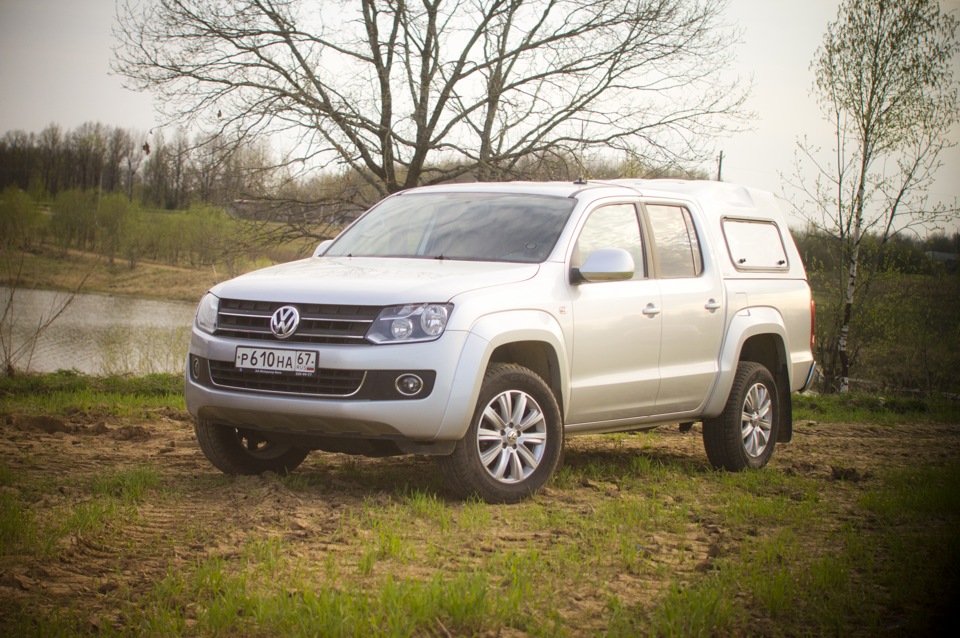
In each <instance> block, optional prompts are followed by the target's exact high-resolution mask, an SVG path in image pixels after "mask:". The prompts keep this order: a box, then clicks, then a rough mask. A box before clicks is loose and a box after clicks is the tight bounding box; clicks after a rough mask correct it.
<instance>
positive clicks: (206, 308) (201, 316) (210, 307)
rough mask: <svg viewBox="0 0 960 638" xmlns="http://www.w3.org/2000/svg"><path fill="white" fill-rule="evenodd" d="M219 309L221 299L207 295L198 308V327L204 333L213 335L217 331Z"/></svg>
mask: <svg viewBox="0 0 960 638" xmlns="http://www.w3.org/2000/svg"><path fill="white" fill-rule="evenodd" d="M219 309H220V299H219V298H217V296H216V295H214V294H211V293H209V292H208V293H207V294H205V295H204V296H203V299H201V300H200V305H199V306H198V307H197V327H198V328H200V329H201V330H203V331H204V332H209V333H210V334H213V332H214V331H215V330H216V329H217V311H218V310H219Z"/></svg>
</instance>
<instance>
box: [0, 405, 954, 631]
mask: <svg viewBox="0 0 960 638" xmlns="http://www.w3.org/2000/svg"><path fill="white" fill-rule="evenodd" d="M186 416H187V415H185V414H183V413H176V412H169V413H164V414H158V415H157V416H156V418H154V419H153V420H151V421H149V422H139V423H122V422H113V421H112V420H110V419H107V420H101V419H98V418H92V417H90V416H88V415H85V414H82V413H78V414H76V415H73V416H71V417H67V418H62V417H36V416H25V415H12V416H8V417H6V418H5V421H6V422H5V423H3V422H0V449H2V452H0V464H2V465H4V466H6V468H7V469H8V470H10V471H11V472H12V473H14V475H21V474H22V475H23V476H25V477H28V478H30V479H31V481H32V480H33V479H35V480H36V481H37V482H38V483H39V484H41V485H46V486H47V487H46V488H44V489H42V490H41V491H40V493H41V496H40V497H39V498H40V500H39V502H37V503H36V504H35V506H34V509H35V511H37V512H43V511H56V510H58V508H60V509H63V508H68V507H71V506H75V505H76V503H77V502H78V501H82V500H84V499H87V498H89V497H90V496H89V494H90V492H89V484H90V481H91V477H94V476H97V475H98V474H102V473H103V472H104V471H105V470H109V469H113V468H130V467H134V466H142V465H148V466H150V467H152V468H155V470H156V471H157V472H158V473H159V475H160V481H161V487H160V488H158V489H159V490H160V493H161V496H159V497H151V498H146V499H144V500H143V501H142V502H141V503H140V504H139V505H138V506H137V511H136V515H135V516H134V517H133V519H132V522H130V523H124V524H123V525H122V527H121V529H120V530H119V538H117V537H116V536H111V535H109V534H108V535H106V536H105V535H103V534H101V535H96V536H94V537H93V538H87V537H85V536H83V535H79V534H75V535H72V536H68V537H66V538H63V539H62V540H61V542H60V543H61V546H60V547H59V548H58V551H57V552H55V556H54V557H53V558H51V557H49V556H48V557H32V556H0V603H2V601H4V600H5V601H6V604H2V605H0V610H2V609H3V608H7V609H10V608H11V607H10V606H9V604H10V603H13V605H12V606H13V607H18V608H23V607H22V606H21V603H22V605H24V606H26V607H31V608H32V606H33V605H36V604H37V602H38V601H43V602H42V603H41V604H44V605H49V608H50V609H55V608H66V607H69V606H73V607H79V608H80V609H81V610H82V613H83V614H84V617H87V618H89V620H88V622H89V629H90V630H91V631H94V632H95V631H96V630H97V628H98V626H99V625H100V624H101V623H105V622H110V623H120V624H121V625H122V622H123V621H122V619H121V618H120V617H119V612H118V611H117V604H118V601H119V600H126V601H129V600H136V599H137V598H138V596H140V595H141V594H144V593H146V592H148V591H150V590H151V588H153V587H154V586H155V584H156V583H157V582H158V581H159V580H161V579H162V578H163V577H164V576H165V575H166V574H167V573H168V570H177V569H179V568H181V567H183V566H184V565H186V564H188V563H195V562H196V561H197V560H198V559H200V558H203V557H205V556H211V555H220V556H225V557H229V556H230V555H231V554H232V553H236V552H237V551H238V550H237V548H238V547H240V546H241V545H242V544H243V542H244V541H245V540H246V539H248V538H250V537H251V536H256V535H263V536H279V537H282V538H283V539H285V541H286V542H289V543H292V544H295V546H296V548H297V553H298V555H300V556H302V557H305V558H307V559H309V560H311V561H315V562H322V561H323V560H324V558H325V557H327V556H329V555H331V554H333V555H340V556H347V555H349V554H351V553H355V552H357V551H358V548H359V547H361V546H362V544H363V538H353V539H351V538H349V537H347V536H346V535H344V534H343V533H342V521H343V514H344V512H347V511H351V510H354V511H356V510H359V509H362V508H363V507H364V504H365V503H366V504H369V503H370V501H371V500H373V501H374V502H377V501H379V502H383V503H389V502H391V499H392V498H394V496H393V495H394V494H395V493H396V492H395V490H396V485H395V484H394V482H396V481H409V483H410V485H411V486H412V487H413V488H415V489H425V490H427V491H429V490H432V489H435V487H436V486H438V485H439V482H438V478H437V477H438V474H439V472H438V470H437V469H436V468H435V466H434V464H433V462H432V461H431V460H429V459H425V458H416V457H400V458H388V459H365V458H356V457H346V456H342V455H325V454H320V453H314V454H311V456H310V457H308V459H307V461H306V462H305V463H304V465H303V466H302V467H301V468H300V469H299V470H298V472H297V474H302V475H304V476H305V477H306V478H307V479H308V483H309V485H310V486H312V487H311V488H309V489H307V490H297V489H291V487H290V486H289V485H288V484H287V483H285V482H283V481H282V480H281V479H279V478H278V477H276V476H265V477H241V478H227V477H223V476H222V475H220V474H219V473H218V472H217V471H216V470H215V469H214V468H213V467H212V466H211V465H210V464H209V463H208V462H207V461H206V459H205V458H204V457H203V455H202V453H201V451H200V449H199V448H198V446H197V442H196V440H195V437H194V434H193V429H192V425H191V423H190V422H189V421H188V420H187V418H186ZM638 453H642V454H645V455H648V456H649V457H651V458H652V459H653V460H654V461H655V462H659V463H665V464H670V465H673V466H679V467H689V468H693V470H694V471H706V465H707V462H706V457H705V454H704V452H703V447H702V442H701V437H700V426H699V425H697V426H695V427H694V429H693V430H692V431H691V432H688V433H680V432H679V431H678V428H677V427H676V426H663V427H661V428H659V429H658V430H656V431H655V432H654V433H653V434H652V435H643V436H638V437H610V436H608V437H583V438H574V439H571V440H570V441H568V448H567V454H566V463H567V464H568V465H572V466H574V467H576V466H578V465H580V466H584V465H586V464H588V463H592V462H596V461H597V460H598V459H600V460H603V459H606V460H608V461H610V462H612V463H615V464H616V463H619V462H621V461H623V460H624V459H629V458H631V457H633V456H635V455H636V454H638ZM957 458H960V427H957V426H948V425H930V424H914V425H900V426H865V425H833V424H831V425H826V424H817V423H814V422H801V423H798V424H797V425H796V428H795V436H794V441H793V442H792V443H790V444H786V445H781V446H778V448H777V451H776V454H775V455H774V458H773V460H772V461H771V466H772V467H776V468H779V469H780V470H781V471H782V472H784V473H786V474H795V475H800V476H804V477H809V478H811V479H815V480H822V481H823V482H824V485H840V486H842V489H839V490H836V492H837V495H836V497H837V498H838V499H840V501H842V499H844V498H849V499H856V498H857V494H858V493H860V492H861V491H862V489H863V487H864V486H869V485H871V484H872V483H873V482H874V481H877V480H878V479H877V475H878V474H879V473H882V472H883V471H885V470H886V469H888V468H891V467H897V466H903V467H907V466H909V465H911V464H915V463H918V462H921V463H922V462H929V463H934V464H941V463H943V462H944V461H945V460H950V459H957ZM27 483H30V481H28V482H27ZM0 489H16V488H11V487H6V488H0ZM164 489H170V491H171V493H170V494H166V495H164V494H163V490H164ZM617 490H618V486H617V485H616V484H614V483H608V482H604V481H603V480H600V479H598V480H583V481H582V484H580V485H574V486H563V487H562V488H561V487H557V486H551V487H548V488H547V489H546V490H545V491H544V493H542V494H541V495H540V496H538V497H537V503H538V504H539V505H540V506H542V507H544V508H545V509H547V510H549V509H551V508H570V507H574V508H581V509H583V510H584V512H589V511H590V509H591V508H592V507H595V506H596V504H597V502H598V501H600V500H603V499H610V498H615V497H616V491H617ZM439 495H440V496H441V498H442V499H445V500H447V502H448V503H450V505H451V506H452V507H463V505H462V504H460V503H458V502H456V501H453V500H450V499H449V497H448V496H446V495H445V494H443V493H442V491H441V492H439ZM838 502H839V501H838ZM515 507H522V505H521V506H515ZM841 509H842V505H841ZM493 511H494V520H495V521H497V520H500V519H503V518H508V517H509V516H510V509H509V506H507V507H503V508H494V509H493ZM690 526H691V529H690V530H689V533H688V534H687V535H686V536H687V538H685V539H680V540H678V539H676V538H672V537H671V536H670V535H669V534H666V533H665V534H664V535H663V536H661V537H659V538H658V537H657V536H654V537H653V538H652V539H650V540H649V542H648V551H651V552H653V553H654V554H655V558H656V559H657V560H662V561H663V564H664V565H667V566H671V565H673V564H675V565H676V569H691V570H693V569H698V567H699V568H702V566H703V564H704V563H705V562H708V561H709V560H710V557H711V556H712V555H713V554H714V553H715V552H716V551H717V547H718V544H721V545H722V543H723V542H730V539H725V538H724V537H723V536H724V533H725V530H723V529H722V528H720V527H719V526H718V525H716V524H715V522H711V521H692V522H691V524H690ZM546 536H549V534H546ZM541 540H542V542H544V543H547V542H556V539H551V538H544V539H537V538H536V534H533V535H531V534H529V533H520V534H515V535H513V536H511V535H509V534H498V535H496V537H495V538H491V539H489V540H487V541H485V542H484V543H479V544H478V545H477V546H476V547H475V548H474V549H473V551H476V552H478V553H479V554H480V555H482V554H483V553H484V552H491V551H495V550H500V549H504V548H509V547H510V546H511V544H513V545H515V546H516V547H517V548H527V547H529V546H530V544H531V543H537V542H541ZM561 540H562V539H561ZM681 547H682V548H683V551H684V552H686V560H684V561H678V560H675V558H672V556H675V555H676V554H677V552H679V551H680V549H679V548H681ZM691 559H692V560H691ZM457 560H465V558H463V557H458V558H457ZM404 569H406V570H408V572H410V573H409V574H408V575H409V576H411V577H416V576H417V573H416V572H417V569H418V566H417V565H408V566H407V567H405V568H404ZM666 571H667V573H668V575H667V577H666V578H667V579H668V580H669V578H671V577H672V575H673V572H674V570H673V569H672V568H671V569H668V570H666ZM401 575H402V574H401ZM618 578H622V579H624V582H623V587H622V588H618V587H617V584H616V583H610V585H609V586H610V587H611V588H612V589H614V590H617V589H621V590H622V592H623V594H624V595H627V592H628V591H634V592H635V593H634V594H633V595H634V596H635V597H636V598H640V597H642V596H643V595H646V594H649V593H650V592H651V591H656V590H658V589H661V588H662V587H663V586H664V584H665V582H666V581H664V582H660V583H651V582H647V583H639V582H637V581H636V580H635V579H633V576H632V575H631V574H627V573H624V574H621V575H619V576H618ZM603 604H604V603H603V601H602V600H600V596H597V597H595V599H593V600H592V599H591V596H590V595H587V596H585V597H584V598H582V599H581V600H579V601H578V600H576V599H574V600H572V601H571V603H570V607H569V609H567V610H565V612H564V614H563V615H564V616H568V615H569V616H570V617H573V616H578V617H580V618H581V620H580V621H578V622H579V623H580V629H582V630H583V631H585V632H588V633H589V632H592V631H594V630H596V629H598V628H599V627H598V626H597V623H599V622H600V620H599V618H600V616H601V611H602V607H603ZM37 613H42V610H37ZM591 618H592V620H591ZM0 626H2V624H0ZM571 629H574V630H575V629H576V626H572V627H571ZM574 633H576V631H574Z"/></svg>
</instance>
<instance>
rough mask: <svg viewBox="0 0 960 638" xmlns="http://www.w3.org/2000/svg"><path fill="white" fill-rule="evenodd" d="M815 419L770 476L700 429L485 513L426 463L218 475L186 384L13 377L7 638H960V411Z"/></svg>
mask: <svg viewBox="0 0 960 638" xmlns="http://www.w3.org/2000/svg"><path fill="white" fill-rule="evenodd" d="M810 401H811V402H810V403H808V402H807V399H803V400H801V402H800V405H799V406H798V424H797V431H796V435H795V439H794V441H793V442H792V443H790V444H788V445H783V446H781V447H778V449H777V453H776V454H775V456H774V460H773V462H772V463H771V465H770V466H769V467H767V468H766V469H765V470H763V471H759V472H746V473H741V474H728V473H721V472H715V471H713V470H711V469H710V468H709V466H708V465H707V463H706V459H705V455H704V453H703V450H702V446H701V443H700V440H699V439H700V437H699V436H698V434H699V427H698V426H695V427H694V430H693V432H692V433H688V434H681V433H680V432H679V431H678V430H677V428H675V427H664V428H660V429H658V430H656V431H654V432H652V433H644V434H623V435H616V436H605V437H581V438H574V439H571V440H570V441H569V442H568V452H567V455H566V464H565V466H564V467H563V469H562V470H561V471H560V472H559V473H558V475H557V476H556V478H555V480H554V481H553V482H552V483H551V484H550V485H549V487H548V488H547V489H546V490H545V491H544V493H542V494H541V495H539V496H537V497H536V498H534V499H532V500H530V501H527V502H524V503H522V504H519V505H516V506H489V505H485V504H483V503H479V502H475V501H467V502H463V501H458V500H454V499H451V498H449V497H448V496H447V494H446V492H445V491H444V488H443V485H442V483H441V481H440V478H439V474H438V472H437V471H436V469H435V468H434V466H433V464H432V463H431V462H430V461H429V460H428V459H423V458H416V457H401V458H388V459H364V458H354V457H347V456H343V455H332V454H313V455H311V457H309V458H308V460H307V462H306V463H305V464H304V465H303V466H302V467H301V469H300V470H298V471H297V472H295V473H293V474H291V475H290V476H287V477H277V476H266V477H236V478H231V477H226V476H223V475H220V474H219V473H217V472H216V471H214V470H213V469H212V468H211V467H210V465H209V464H208V463H207V462H206V460H205V459H204V458H203V457H202V455H201V453H200V452H199V449H198V448H197V447H196V443H195V441H194V440H193V437H192V428H191V426H190V423H189V422H188V421H187V420H186V415H185V414H183V413H182V397H181V396H180V391H179V379H178V378H177V377H173V376H169V375H157V376H151V377H146V378H139V379H138V378H127V377H110V378H89V377H82V376H78V375H75V374H71V373H59V374H55V375H44V376H37V377H23V378H14V379H5V380H0V435H2V436H3V439H4V440H3V442H2V444H3V445H4V446H5V449H6V450H7V453H5V455H4V456H3V458H2V460H0V574H2V576H0V632H2V633H3V634H4V635H18V636H20V635H23V636H29V635H36V636H40V635H42V636H51V635H93V634H96V635H108V636H110V635H121V636H122V635H143V634H147V635H200V636H212V635H244V636H272V635H303V636H316V635H327V636H368V635H392V636H407V635H416V636H461V635H488V636H493V635H504V636H522V635H529V636H546V635H549V636H555V635H560V636H563V635H569V636H585V635H609V636H636V635H658V636H698V635H699V636H708V635H719V636H726V635H769V636H779V635H785V636H791V635H810V634H815V635H844V636H847V635H855V636H856V635H860V636H878V635H897V636H900V635H929V634H931V633H942V632H943V631H944V630H947V631H948V629H949V627H950V626H951V625H950V623H954V624H956V622H955V621H954V620H953V619H952V616H951V615H949V612H950V610H951V609H952V598H953V595H954V592H955V591H957V589H958V587H960V579H958V573H957V570H956V565H958V564H960V493H958V492H957V491H956V490H955V489H954V488H955V485H956V484H957V483H958V481H960V418H958V417H960V415H958V411H957V407H956V405H955V404H954V405H951V404H944V405H934V404H930V403H926V402H911V403H906V404H901V403H897V402H895V401H894V402H892V403H891V400H890V399H887V400H886V401H884V402H882V403H881V402H879V401H878V400H877V398H876V397H872V398H871V397H866V396H863V397H859V398H857V399H856V401H854V402H852V403H851V398H850V397H848V398H846V399H843V400H841V399H835V398H832V397H830V398H812V399H810ZM864 404H867V405H868V406H869V407H867V408H863V405H864ZM878 405H880V406H885V407H877V406H878ZM862 409H866V410H868V411H869V413H870V414H872V415H873V416H874V420H873V421H864V422H862V423H860V422H857V423H852V422H851V420H852V419H849V418H848V417H849V416H851V414H852V415H854V416H856V415H857V414H860V412H858V411H859V410H862ZM41 416H49V417H52V418H53V419H54V422H55V423H59V424H61V425H62V426H63V427H53V428H50V427H46V426H45V425H44V423H48V422H43V421H42V420H38V419H39V417H41ZM857 418H858V419H859V417H857Z"/></svg>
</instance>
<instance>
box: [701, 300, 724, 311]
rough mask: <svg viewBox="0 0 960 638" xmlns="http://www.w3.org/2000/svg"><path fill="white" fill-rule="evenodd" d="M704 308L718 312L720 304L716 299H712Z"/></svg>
mask: <svg viewBox="0 0 960 638" xmlns="http://www.w3.org/2000/svg"><path fill="white" fill-rule="evenodd" d="M703 307H704V308H706V309H707V310H709V311H710V312H716V311H717V310H719V309H720V302H719V301H717V300H716V299H711V300H710V301H708V302H707V303H706V304H705V305H704V306H703Z"/></svg>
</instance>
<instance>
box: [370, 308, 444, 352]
mask: <svg viewBox="0 0 960 638" xmlns="http://www.w3.org/2000/svg"><path fill="white" fill-rule="evenodd" d="M451 310H453V305H451V304H435V303H425V304H410V305H406V306H389V307H387V308H384V309H383V310H382V311H381V312H380V314H379V316H377V319H376V320H375V321H374V322H373V325H371V326H370V330H368V331H367V339H369V340H370V341H372V342H373V343H410V342H412V341H432V340H433V339H436V338H437V337H439V336H440V335H442V334H443V331H444V329H445V328H446V327H447V320H448V319H449V318H450V311H451Z"/></svg>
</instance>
